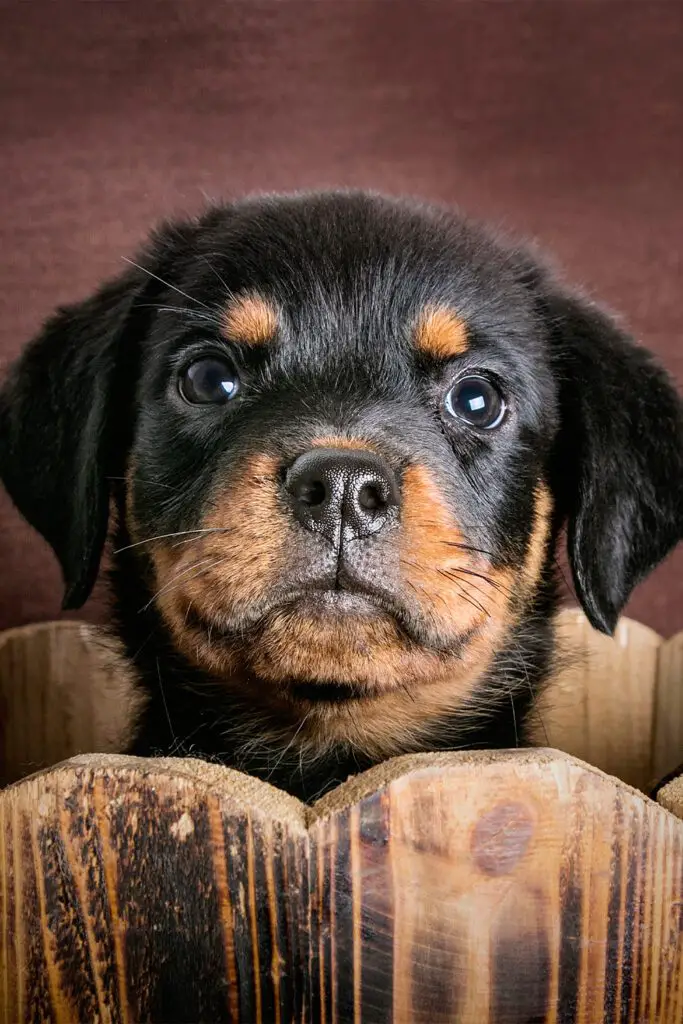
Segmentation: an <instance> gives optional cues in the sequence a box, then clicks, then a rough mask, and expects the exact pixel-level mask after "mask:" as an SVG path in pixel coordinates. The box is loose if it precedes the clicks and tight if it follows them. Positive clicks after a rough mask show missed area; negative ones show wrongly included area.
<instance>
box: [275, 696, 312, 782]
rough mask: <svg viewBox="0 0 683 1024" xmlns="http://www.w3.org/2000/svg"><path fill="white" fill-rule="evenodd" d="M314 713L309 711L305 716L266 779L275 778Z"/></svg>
mask: <svg viewBox="0 0 683 1024" xmlns="http://www.w3.org/2000/svg"><path fill="white" fill-rule="evenodd" d="M312 713H313V712H312V711H307V712H306V714H305V715H304V717H303V718H302V719H301V722H300V723H299V725H298V726H297V728H296V730H295V732H294V735H293V736H292V738H291V740H290V741H289V743H288V744H287V746H286V747H285V748H284V750H283V751H282V752H281V754H280V756H279V757H278V759H277V761H276V762H275V764H274V765H273V767H272V768H271V769H270V770H269V772H268V774H267V775H266V779H270V778H271V777H272V776H273V774H274V773H275V772H276V771H277V769H278V768H279V767H280V765H281V764H282V762H283V760H284V759H285V757H286V756H287V754H288V753H289V751H290V750H291V749H292V747H293V746H294V743H295V742H296V738H297V736H298V735H299V733H300V732H301V730H302V729H303V727H304V726H305V724H306V722H307V721H308V719H309V718H310V717H311V714H312Z"/></svg>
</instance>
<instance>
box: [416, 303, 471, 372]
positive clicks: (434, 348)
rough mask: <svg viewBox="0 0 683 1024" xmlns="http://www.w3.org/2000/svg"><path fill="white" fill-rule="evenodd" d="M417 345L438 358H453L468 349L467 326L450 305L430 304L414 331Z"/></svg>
mask: <svg viewBox="0 0 683 1024" xmlns="http://www.w3.org/2000/svg"><path fill="white" fill-rule="evenodd" d="M413 339H414V342H415V347H416V348H417V349H418V351H419V352H423V353H424V354H425V355H429V356H433V357H434V358H436V359H452V358H453V357H454V356H461V355H463V353H465V352H466V351H467V348H468V341H467V327H466V325H465V322H464V320H462V318H461V317H459V316H458V314H457V313H456V312H455V310H453V309H450V308H449V307H448V306H428V307H426V308H425V309H424V310H423V311H422V313H421V314H420V316H419V318H418V321H417V324H416V326H415V330H414V333H413Z"/></svg>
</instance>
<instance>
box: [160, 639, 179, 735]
mask: <svg viewBox="0 0 683 1024" xmlns="http://www.w3.org/2000/svg"><path fill="white" fill-rule="evenodd" d="M156 663H157V676H158V679H159V693H160V694H161V699H162V701H163V704H164V711H165V712H166V719H167V721H168V728H169V729H170V732H171V739H172V740H173V745H175V744H176V742H177V737H176V734H175V732H174V731H173V722H172V721H171V713H170V711H169V710H168V704H167V703H166V694H165V692H164V684H163V683H162V681H161V667H160V665H159V659H158V658H157V659H156Z"/></svg>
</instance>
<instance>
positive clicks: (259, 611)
mask: <svg viewBox="0 0 683 1024" xmlns="http://www.w3.org/2000/svg"><path fill="white" fill-rule="evenodd" d="M296 608H308V609H309V610H311V611H313V612H322V613H324V612H325V611H330V612H331V613H337V614H341V615H362V616H372V615H378V614H383V615H385V616H388V617H390V618H392V619H393V620H394V622H395V623H396V624H397V626H398V627H399V628H400V629H402V630H403V631H404V632H405V633H406V635H407V636H409V638H410V639H411V640H413V642H415V641H416V638H415V637H413V636H412V631H411V629H410V626H409V625H408V623H407V614H406V610H405V609H404V608H403V607H402V605H401V604H400V602H399V601H398V600H396V599H395V598H394V597H393V596H392V595H390V594H384V593H381V592H378V591H375V590H373V589H371V588H370V587H363V586H358V587H353V588H352V589H351V588H347V587H344V588H335V587H334V586H330V585H329V584H328V583H324V584H322V583H317V584H316V583H315V582H310V583H308V584H307V585H306V586H305V587H301V586H295V587H292V588H291V589H288V590H287V591H282V592H280V593H278V594H273V595H272V596H271V598H270V599H269V600H268V601H266V602H263V603H259V604H258V605H256V606H255V607H253V608H251V609H249V610H245V609H242V611H241V614H240V615H239V617H237V616H234V617H231V618H233V621H226V622H221V621H220V619H218V618H217V617H214V616H208V615H205V614H203V613H202V612H201V610H199V609H198V608H197V607H196V605H194V606H193V607H192V609H191V610H190V612H189V614H188V618H187V622H188V623H189V624H192V625H194V626H196V627H199V628H201V629H203V630H205V631H207V630H209V629H210V630H211V633H212V635H213V636H214V637H215V638H218V637H221V636H222V637H224V638H226V639H228V638H243V637H244V635H245V632H247V631H249V630H254V629H258V627H259V626H260V625H261V624H262V623H263V622H264V621H265V620H266V619H267V618H268V616H270V615H273V614H274V613H277V612H281V611H286V610H288V609H296Z"/></svg>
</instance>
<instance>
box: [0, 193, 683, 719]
mask: <svg viewBox="0 0 683 1024" xmlns="http://www.w3.org/2000/svg"><path fill="white" fill-rule="evenodd" d="M138 263H139V265H140V267H143V266H144V268H145V269H144V270H143V269H138V267H137V266H134V267H133V268H132V269H131V270H130V271H128V272H127V273H126V274H125V275H124V276H123V277H122V278H120V279H119V280H118V281H115V282H114V283H113V284H111V285H108V286H106V287H105V288H104V289H103V290H102V291H100V292H99V293H98V294H97V295H96V296H94V297H93V298H91V299H90V300H89V301H87V302H86V303H84V304H82V305H80V306H76V307H72V308H70V309H67V310H63V311H61V312H60V313H58V314H57V316H56V317H55V318H54V319H53V320H52V321H50V322H49V323H48V324H47V326H46V328H45V329H44V331H43V333H42V335H41V336H40V337H39V338H38V339H37V340H36V341H34V342H33V343H32V345H30V346H29V347H28V348H27V350H26V352H25V353H24V355H23V356H22V357H21V359H20V360H19V362H18V364H17V365H16V367H15V368H14V369H13V372H12V374H11V375H10V378H9V380H8V382H7V383H6V385H5V388H4V391H3V392H2V396H1V399H0V431H1V438H2V451H1V454H0V460H1V461H0V470H1V472H2V477H3V480H4V482H5V484H6V486H7V489H8V491H9V493H10V494H11V495H12V497H13V499H14V501H15V502H16V504H17V506H18V508H19V509H20V511H21V512H22V513H23V514H24V515H25V516H26V518H27V519H28V520H29V521H30V522H31V523H32V524H33V525H34V526H35V527H36V528H37V529H38V530H39V531H40V532H41V533H42V534H43V535H44V536H45V537H46V538H47V540H48V541H49V542H50V543H51V544H52V546H53V548H54V550H55V552H56V554H57V556H58V558H59V560H60V562H61V565H62V569H63V573H64V578H65V583H66V598H65V601H66V604H67V605H68V606H70V607H74V606H77V605H79V604H80V603H82V602H83V600H84V599H85V598H86V596H87V594H88V593H89V590H90V588H91V586H92V583H93V581H94V578H95V576H96V573H97V568H98V564H99V559H100V556H101V550H102V546H103V543H104V540H105V537H106V532H107V523H108V509H109V498H110V492H111V486H112V484H111V482H112V481H113V480H116V479H124V480H125V481H126V483H125V488H124V492H125V493H124V494H123V496H122V497H121V500H120V505H121V509H120V512H121V515H122V516H123V518H124V520H125V528H124V533H123V536H124V539H125V540H126V542H127V543H126V545H125V546H129V545H130V547H129V554H131V555H134V556H135V558H136V559H137V560H138V568H139V571H140V572H142V573H143V574H144V575H145V577H146V579H147V582H148V586H149V593H150V601H153V602H154V603H155V605H156V608H157V610H158V612H159V613H160V615H161V617H162V619H163V620H164V622H165V624H166V626H167V628H168V629H169V630H170V632H171V634H172V636H173V638H174V643H175V645H176V646H177V647H178V648H179V649H180V650H182V651H183V652H184V654H185V655H186V657H187V658H188V659H189V660H190V661H192V662H193V663H195V664H197V665H198V666H199V667H200V668H202V669H204V670H206V672H208V673H209V674H210V675H211V676H213V677H215V678H217V679H219V680H222V681H224V683H225V685H226V686H235V685H239V686H242V687H243V688H247V689H248V692H249V694H250V695H251V697H252V698H253V699H254V701H255V702H259V701H263V700H266V699H267V700H273V701H279V702H281V704H282V706H285V705H287V706H288V707H293V706H295V707H297V708H300V709H301V708H310V707H311V706H312V705H313V704H315V702H316V698H319V697H322V696H324V697H325V698H326V699H327V700H328V704H331V703H332V701H331V700H330V698H344V697H345V696H349V695H354V696H358V695H363V694H365V695H373V696H375V697H376V696H378V695H386V696H387V698H388V699H394V700H398V697H397V694H403V695H404V696H405V694H406V691H407V692H408V698H409V700H410V701H412V702H413V706H412V711H411V715H412V716H413V718H419V717H420V716H421V715H422V714H425V715H429V714H430V713H431V712H432V711H433V709H434V708H437V707H443V706H448V707H450V708H454V707H457V706H458V703H459V702H462V701H466V700H467V699H468V698H469V696H470V695H471V689H472V680H473V679H475V678H477V677H478V676H480V675H481V674H482V672H484V671H485V670H486V669H487V668H488V667H489V666H490V665H491V663H492V661H494V660H495V656H496V652H497V651H499V650H500V649H501V648H502V646H503V644H504V641H505V639H506V638H507V637H508V636H509V634H510V631H511V630H512V628H513V627H514V626H515V624H516V623H518V622H519V621H520V618H521V617H523V615H524V613H525V611H527V610H528V609H530V608H531V606H532V604H533V601H534V598H535V596H536V594H537V593H538V591H539V588H541V586H542V584H543V577H544V573H545V572H546V571H547V568H548V565H549V561H550V559H551V556H552V545H553V542H554V539H555V537H556V534H557V531H558V529H559V527H560V526H561V524H562V523H563V522H564V521H566V522H567V525H568V540H569V556H570V562H571V567H572V572H573V575H574V581H575V585H576V589H577V593H578V596H579V599H580V601H581V603H582V605H583V607H584V609H585V610H586V613H587V614H588V616H589V618H590V619H591V621H592V622H593V624H594V625H595V626H597V627H598V628H599V629H602V630H604V631H606V632H610V631H612V630H613V628H614V626H615V624H616V619H617V617H618V614H619V612H620V610H621V608H622V607H623V605H624V603H625V602H626V600H627V598H628V596H629V594H630V592H631V590H632V588H633V587H634V586H635V584H636V583H637V582H638V581H639V580H640V579H641V578H642V576H643V575H644V574H645V573H646V572H647V571H648V570H650V569H651V568H652V567H653V566H654V565H655V564H656V563H657V562H658V561H660V560H661V559H662V558H663V557H664V556H665V555H666V553H667V552H668V551H669V550H670V549H671V548H672V546H673V545H674V544H675V543H676V542H677V541H678V540H679V539H680V536H681V513H682V492H683V487H682V485H681V480H682V479H683V429H682V420H683V417H682V414H681V402H680V399H679V398H678V396H677V395H676V392H675V390H674V389H673V387H672V385H671V383H670V382H669V380H668V379H667V377H666V376H665V374H664V373H663V371H662V370H661V369H659V368H658V367H657V366H656V365H655V364H654V363H653V361H652V359H651V358H650V357H649V355H648V354H647V353H646V352H644V351H643V350H642V349H640V348H637V347H636V346H635V345H634V344H633V343H632V342H631V341H630V340H629V339H628V338H627V337H626V336H625V335H624V333H623V332H622V331H621V330H620V329H619V328H618V327H617V326H616V325H615V324H614V323H613V322H612V321H611V320H610V319H609V318H608V317H607V316H606V315H604V314H603V313H602V312H600V311H599V310H597V309H595V308H593V307H591V306H590V305H589V304H587V303H585V302H583V301H581V300H580V299H578V298H576V297H574V296H572V295H569V294H567V293H565V292H564V291H563V290H562V289H561V288H560V287H559V286H558V285H557V284H556V283H555V282H554V281H553V280H552V279H551V278H550V277H549V276H548V275H547V274H546V273H545V271H544V270H543V269H542V268H538V267H536V266H534V265H531V263H530V261H529V258H528V256H526V255H522V254H520V253H518V252H515V251H511V250H509V249H506V248H504V247H502V246H499V245H498V244H497V243H496V242H495V241H494V240H493V239H491V238H490V237H488V236H487V235H486V234H484V233H482V232H481V231H480V230H478V229H476V228H474V227H472V226H470V225H468V224H466V223H464V222H463V221H461V220H460V219H458V218H457V217H455V216H453V215H451V214H447V213H444V212H441V211H435V210H433V209H430V208H422V207H417V206H413V205H409V204H405V203H399V202H395V201H390V200H385V199H382V198H379V197H373V196H367V195H359V194H331V195H330V194H328V195H313V196H304V197H283V198H276V199H265V200H251V201H248V202H245V203H242V204H238V205H235V206H230V207H221V208H217V209H215V210H212V211H211V212H210V213H208V214H207V215H206V216H205V217H204V218H203V219H201V220H199V221H197V222H196V223H193V224H190V225H184V226H182V227H180V228H173V229H163V230H162V231H161V232H160V233H159V234H158V235H157V236H155V238H154V239H153V240H152V242H151V244H150V246H149V248H148V250H147V252H145V253H144V254H143V255H142V256H141V257H140V258H139V260H138ZM236 680H238V681H239V682H238V683H236V682H235V681H236ZM418 693H419V700H418V706H417V707H416V706H415V704H416V695H417V694H418ZM340 703H343V700H341V701H340ZM389 706H390V705H389V704H387V705H386V706H385V710H384V712H383V713H384V714H385V715H386V713H387V711H386V708H387V707H389Z"/></svg>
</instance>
